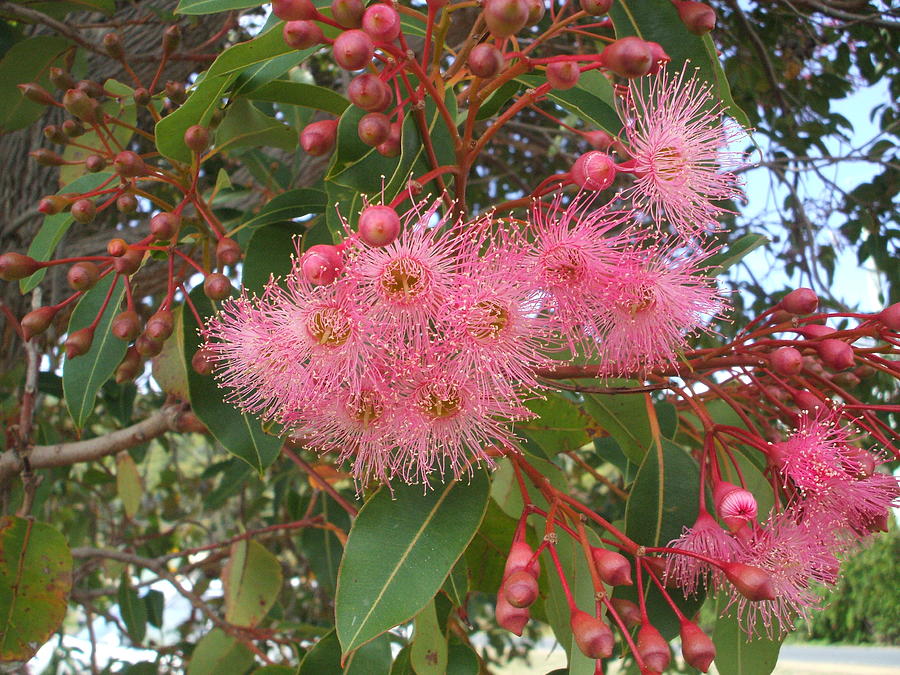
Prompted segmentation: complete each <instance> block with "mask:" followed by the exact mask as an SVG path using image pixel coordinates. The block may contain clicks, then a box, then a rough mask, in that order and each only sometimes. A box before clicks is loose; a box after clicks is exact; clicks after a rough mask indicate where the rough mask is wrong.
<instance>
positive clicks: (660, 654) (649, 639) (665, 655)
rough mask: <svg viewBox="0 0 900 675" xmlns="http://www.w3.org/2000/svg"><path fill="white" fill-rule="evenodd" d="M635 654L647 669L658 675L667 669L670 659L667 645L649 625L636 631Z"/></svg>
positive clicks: (646, 624)
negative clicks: (654, 671) (656, 672)
mask: <svg viewBox="0 0 900 675" xmlns="http://www.w3.org/2000/svg"><path fill="white" fill-rule="evenodd" d="M637 653H638V655H639V656H640V657H641V659H642V660H643V662H644V664H645V665H646V666H647V667H648V668H650V669H651V670H656V671H658V672H660V673H661V672H663V671H664V670H665V669H666V668H668V667H669V661H670V660H671V659H672V655H671V653H670V652H669V643H668V642H666V639H665V638H664V637H663V636H662V635H661V634H660V632H659V631H658V630H656V628H654V627H653V626H651V625H650V624H649V623H645V624H644V625H643V626H641V627H640V629H639V630H638V634H637Z"/></svg>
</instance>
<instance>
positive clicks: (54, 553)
mask: <svg viewBox="0 0 900 675" xmlns="http://www.w3.org/2000/svg"><path fill="white" fill-rule="evenodd" d="M71 589H72V554H71V553H70V552H69V546H68V544H66V538H65V537H64V536H63V535H62V533H61V532H59V530H57V529H55V528H53V527H51V526H50V525H48V524H46V523H41V522H37V521H35V520H33V519H31V518H18V517H16V516H4V517H2V518H0V661H27V660H28V659H30V658H31V657H32V656H34V654H35V652H37V650H38V649H39V648H40V647H41V645H43V644H44V642H46V641H47V639H48V638H49V637H50V635H52V633H53V631H55V630H56V629H57V628H58V627H59V624H60V623H61V622H62V620H63V618H64V617H65V616H66V599H67V597H68V595H69V591H70V590H71Z"/></svg>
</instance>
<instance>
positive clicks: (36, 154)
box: [28, 148, 66, 166]
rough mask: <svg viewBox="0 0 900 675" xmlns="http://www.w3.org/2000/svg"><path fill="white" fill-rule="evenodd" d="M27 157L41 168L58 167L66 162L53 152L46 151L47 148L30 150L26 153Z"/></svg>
mask: <svg viewBox="0 0 900 675" xmlns="http://www.w3.org/2000/svg"><path fill="white" fill-rule="evenodd" d="M28 156H29V157H31V158H32V159H33V160H34V161H35V162H37V163H38V164H40V165H41V166H60V165H62V164H64V163H65V161H66V160H64V159H63V158H62V157H61V156H59V155H58V154H57V153H55V152H53V151H52V150H48V149H47V148H39V149H38V150H32V151H31V152H29V153H28Z"/></svg>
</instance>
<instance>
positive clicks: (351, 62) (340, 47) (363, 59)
mask: <svg viewBox="0 0 900 675" xmlns="http://www.w3.org/2000/svg"><path fill="white" fill-rule="evenodd" d="M332 54H333V56H334V60H335V62H336V63H337V64H338V65H339V66H340V67H341V68H343V69H344V70H361V69H362V68H365V67H366V66H367V65H369V63H370V62H371V61H372V57H373V56H374V55H375V45H374V44H372V38H370V37H369V35H368V34H367V33H364V32H363V31H361V30H357V29H355V28H354V29H352V30H346V31H344V32H343V33H341V34H340V35H338V36H337V37H336V38H335V40H334V45H332Z"/></svg>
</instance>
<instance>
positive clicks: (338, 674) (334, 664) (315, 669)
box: [297, 630, 391, 675]
mask: <svg viewBox="0 0 900 675" xmlns="http://www.w3.org/2000/svg"><path fill="white" fill-rule="evenodd" d="M390 672H391V640H390V635H382V636H380V637H378V638H376V639H374V640H372V641H371V642H369V643H367V644H365V645H363V646H362V647H360V648H359V649H357V650H356V651H354V652H353V653H352V654H348V655H347V657H346V659H345V660H344V662H343V664H342V663H341V644H340V642H338V638H337V633H336V632H335V631H333V630H331V631H329V632H328V633H326V634H325V635H323V636H322V639H321V640H319V641H318V642H317V643H316V644H315V646H314V647H313V648H312V649H310V650H309V651H308V652H307V653H306V656H304V657H303V660H302V661H301V662H300V669H299V670H298V671H297V675H332V673H333V674H334V675H388V673H390Z"/></svg>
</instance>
